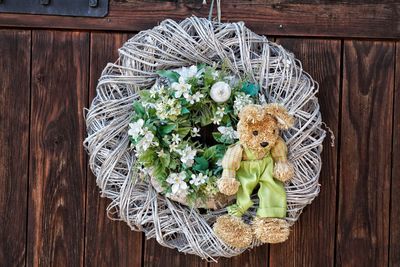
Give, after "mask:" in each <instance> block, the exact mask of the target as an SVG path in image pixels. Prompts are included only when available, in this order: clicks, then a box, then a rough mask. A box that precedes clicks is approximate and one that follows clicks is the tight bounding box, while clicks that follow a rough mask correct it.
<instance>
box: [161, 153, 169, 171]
mask: <svg viewBox="0 0 400 267" xmlns="http://www.w3.org/2000/svg"><path fill="white" fill-rule="evenodd" d="M160 162H161V164H162V165H163V166H164V167H165V168H167V167H168V165H169V163H170V162H171V155H170V154H169V153H165V155H163V156H162V157H160Z"/></svg>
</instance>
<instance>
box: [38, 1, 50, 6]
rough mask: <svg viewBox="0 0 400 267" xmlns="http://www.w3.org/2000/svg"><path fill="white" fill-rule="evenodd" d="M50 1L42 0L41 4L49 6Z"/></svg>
mask: <svg viewBox="0 0 400 267" xmlns="http://www.w3.org/2000/svg"><path fill="white" fill-rule="evenodd" d="M49 3H50V0H40V4H41V5H44V6H47V5H48V4H49Z"/></svg>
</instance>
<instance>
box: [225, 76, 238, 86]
mask: <svg viewBox="0 0 400 267" xmlns="http://www.w3.org/2000/svg"><path fill="white" fill-rule="evenodd" d="M224 80H225V81H226V82H227V83H228V84H229V85H230V86H231V87H234V86H235V85H237V84H238V82H239V79H238V77H237V76H234V75H230V76H226V77H225V78H224Z"/></svg>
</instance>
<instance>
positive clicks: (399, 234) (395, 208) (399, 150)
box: [389, 42, 400, 267]
mask: <svg viewBox="0 0 400 267" xmlns="http://www.w3.org/2000/svg"><path fill="white" fill-rule="evenodd" d="M395 70H396V73H395V78H396V79H395V87H394V90H395V91H394V101H395V102H394V113H393V114H394V120H393V158H392V160H393V161H392V183H391V191H392V194H391V202H390V203H391V205H390V228H389V238H390V251H389V266H391V267H395V266H400V205H399V203H400V194H399V192H400V42H397V43H396V67H395Z"/></svg>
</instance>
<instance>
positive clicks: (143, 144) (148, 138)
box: [136, 128, 158, 152]
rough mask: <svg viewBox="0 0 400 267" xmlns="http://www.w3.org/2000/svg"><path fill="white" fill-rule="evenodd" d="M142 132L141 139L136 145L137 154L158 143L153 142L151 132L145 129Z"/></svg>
mask: <svg viewBox="0 0 400 267" xmlns="http://www.w3.org/2000/svg"><path fill="white" fill-rule="evenodd" d="M143 132H144V136H143V138H142V139H141V140H140V141H139V142H138V143H137V144H136V150H137V151H138V152H141V151H146V150H147V149H148V148H149V147H150V146H158V142H156V141H153V139H154V134H153V133H152V132H151V131H149V130H147V129H146V128H145V129H144V130H143Z"/></svg>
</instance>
